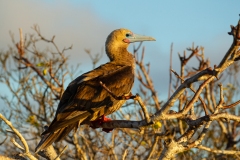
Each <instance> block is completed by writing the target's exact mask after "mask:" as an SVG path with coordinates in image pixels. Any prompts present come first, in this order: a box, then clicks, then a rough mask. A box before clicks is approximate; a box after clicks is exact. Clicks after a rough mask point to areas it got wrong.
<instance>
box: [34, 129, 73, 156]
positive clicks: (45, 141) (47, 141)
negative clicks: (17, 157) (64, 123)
mask: <svg viewBox="0 0 240 160" xmlns="http://www.w3.org/2000/svg"><path fill="white" fill-rule="evenodd" d="M74 126H75V125H69V126H68V127H65V128H61V129H59V130H57V131H55V132H51V133H48V134H45V135H43V136H42V139H41V141H40V142H39V143H38V145H37V147H36V149H35V152H36V153H37V152H39V151H41V150H43V149H45V148H47V147H48V146H50V145H51V144H52V143H53V142H58V141H60V140H62V139H63V138H64V137H65V136H66V135H67V134H68V133H69V132H70V131H71V130H72V129H73V128H74Z"/></svg>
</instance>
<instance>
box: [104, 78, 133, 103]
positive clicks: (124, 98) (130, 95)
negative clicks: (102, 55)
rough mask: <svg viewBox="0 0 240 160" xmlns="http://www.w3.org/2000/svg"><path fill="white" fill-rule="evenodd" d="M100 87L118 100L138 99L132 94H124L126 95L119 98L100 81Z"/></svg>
mask: <svg viewBox="0 0 240 160" xmlns="http://www.w3.org/2000/svg"><path fill="white" fill-rule="evenodd" d="M100 85H101V86H102V87H103V88H104V89H105V90H106V91H107V92H108V93H109V94H110V95H111V96H112V97H113V98H114V99H116V100H128V99H135V98H136V96H135V95H133V94H132V93H131V92H130V93H129V94H127V95H126V94H124V95H121V96H117V95H115V94H114V93H113V92H112V91H111V90H110V89H109V88H107V86H106V85H105V84H104V83H103V82H102V81H100Z"/></svg>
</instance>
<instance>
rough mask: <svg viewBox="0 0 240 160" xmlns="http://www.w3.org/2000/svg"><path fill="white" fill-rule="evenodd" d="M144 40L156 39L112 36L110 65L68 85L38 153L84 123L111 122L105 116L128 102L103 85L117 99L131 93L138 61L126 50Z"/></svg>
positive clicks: (108, 50) (119, 32)
mask: <svg viewBox="0 0 240 160" xmlns="http://www.w3.org/2000/svg"><path fill="white" fill-rule="evenodd" d="M142 41H155V39H154V38H152V37H149V36H142V35H137V34H134V33H132V32H131V31H130V30H128V29H117V30H114V31H113V32H111V33H110V35H109V36H108V37H107V40H106V43H105V50H106V54H107V55H108V57H109V59H110V62H108V63H106V64H103V65H101V66H99V67H98V68H96V69H94V70H92V71H89V72H87V73H84V74H83V75H81V76H79V77H77V78H76V79H75V80H73V81H72V82H71V83H70V84H69V85H68V87H67V89H66V90H65V92H64V93H63V95H62V97H61V100H60V103H59V105H58V108H57V111H56V115H55V118H54V120H53V121H52V123H51V124H50V126H49V127H48V128H47V129H46V130H45V131H44V132H43V133H42V139H41V141H40V142H39V144H38V145H37V147H36V152H39V151H40V150H43V149H45V148H46V147H48V146H49V145H51V144H52V143H53V142H57V141H60V140H62V139H63V138H64V137H65V136H67V135H68V134H69V132H70V131H71V130H73V129H75V130H76V129H77V128H78V126H79V125H80V124H81V123H84V122H94V121H99V120H101V121H103V122H105V121H109V119H108V118H106V117H105V116H106V115H109V114H111V113H113V112H115V111H116V110H118V109H119V108H120V107H121V106H122V105H123V104H124V102H125V100H117V99H115V98H114V97H112V96H111V95H110V94H109V92H108V91H107V90H106V89H104V88H103V86H102V85H101V84H100V82H101V83H103V84H104V85H105V86H106V87H107V88H108V89H109V90H110V91H111V92H112V93H113V94H114V95H116V96H122V95H127V94H129V93H130V92H131V88H132V86H133V82H134V69H135V59H134V56H133V55H132V54H131V53H129V52H128V51H127V48H128V46H129V44H130V43H133V42H142ZM105 131H108V130H107V129H106V130H105Z"/></svg>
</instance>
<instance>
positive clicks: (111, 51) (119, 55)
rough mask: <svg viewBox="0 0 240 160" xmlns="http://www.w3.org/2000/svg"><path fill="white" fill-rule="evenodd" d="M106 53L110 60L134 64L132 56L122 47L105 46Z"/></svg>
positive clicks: (123, 63)
mask: <svg viewBox="0 0 240 160" xmlns="http://www.w3.org/2000/svg"><path fill="white" fill-rule="evenodd" d="M106 53H107V55H108V57H109V59H110V61H112V62H115V63H117V64H122V65H128V66H133V67H134V66H135V59H134V56H133V55H132V54H131V53H129V52H128V51H127V48H123V47H116V46H115V47H106Z"/></svg>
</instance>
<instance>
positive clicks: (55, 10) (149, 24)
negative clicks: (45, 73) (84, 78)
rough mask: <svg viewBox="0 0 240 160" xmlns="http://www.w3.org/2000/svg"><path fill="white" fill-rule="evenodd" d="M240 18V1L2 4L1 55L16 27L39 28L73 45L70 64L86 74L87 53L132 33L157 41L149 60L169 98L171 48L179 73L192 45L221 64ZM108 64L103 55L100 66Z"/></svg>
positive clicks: (29, 1) (63, 44) (29, 0)
mask: <svg viewBox="0 0 240 160" xmlns="http://www.w3.org/2000/svg"><path fill="white" fill-rule="evenodd" d="M239 13H240V1H237V0H235V1H226V0H225V1H224V0H211V1H210V0H201V1H193V0H191V1H190V0H182V1H176V0H175V1H173V0H167V1H162V0H158V1H157V0H149V1H139V0H138V1H137V0H131V1H127V0H121V1H87V0H85V1H77V0H75V1H63V0H58V1H57V0H52V1H47V0H41V1H40V0H39V1H36V0H22V1H7V0H2V1H0V19H1V23H0V36H1V39H0V50H3V51H4V50H6V49H7V46H8V45H9V44H11V40H10V37H9V30H11V31H12V32H13V33H15V37H16V38H18V28H22V29H23V32H24V33H33V30H32V29H31V27H32V26H33V25H34V24H38V25H39V26H40V28H41V31H42V33H43V35H45V36H46V37H51V36H52V35H56V42H57V44H58V46H60V48H63V47H67V46H70V45H72V44H73V50H71V51H69V54H70V55H71V57H72V62H73V64H74V63H77V62H80V63H81V64H82V70H83V72H86V71H88V70H90V69H92V65H91V64H90V59H89V57H88V56H87V55H86V54H85V53H84V49H85V48H87V49H91V51H92V52H93V53H98V52H100V50H101V48H102V47H103V46H104V43H105V39H106V37H107V35H108V34H109V33H110V32H111V31H112V30H114V29H117V28H128V29H130V30H132V31H133V32H135V33H138V34H143V35H149V36H153V37H154V38H156V40H157V41H156V42H146V43H144V46H146V54H145V55H146V56H145V59H146V60H145V61H146V63H147V62H150V63H151V75H152V76H153V81H154V84H155V86H156V89H157V90H158V94H159V96H162V97H166V95H167V84H168V77H169V75H168V74H169V73H168V68H169V50H170V45H171V43H172V42H173V43H174V50H173V51H174V55H173V59H174V66H173V68H174V69H175V70H176V71H179V68H178V67H179V63H178V56H177V53H178V52H180V53H183V50H184V49H185V48H187V47H190V46H191V45H192V42H194V43H195V44H196V45H199V46H204V47H205V57H209V58H210V60H211V65H212V66H213V65H214V64H217V63H219V61H220V59H221V58H222V57H223V55H224V54H225V52H226V51H227V49H228V48H229V46H230V44H231V42H232V38H231V37H230V36H228V34H227V32H228V31H230V27H229V26H230V25H236V23H237V21H238V19H239V16H238V15H239ZM42 47H44V46H42ZM131 49H132V48H131V47H130V49H129V51H131ZM107 60H108V59H107V57H106V56H104V58H103V59H102V60H101V62H100V63H99V64H98V65H100V64H101V63H105V62H106V61H107ZM192 64H193V65H194V63H192Z"/></svg>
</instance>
